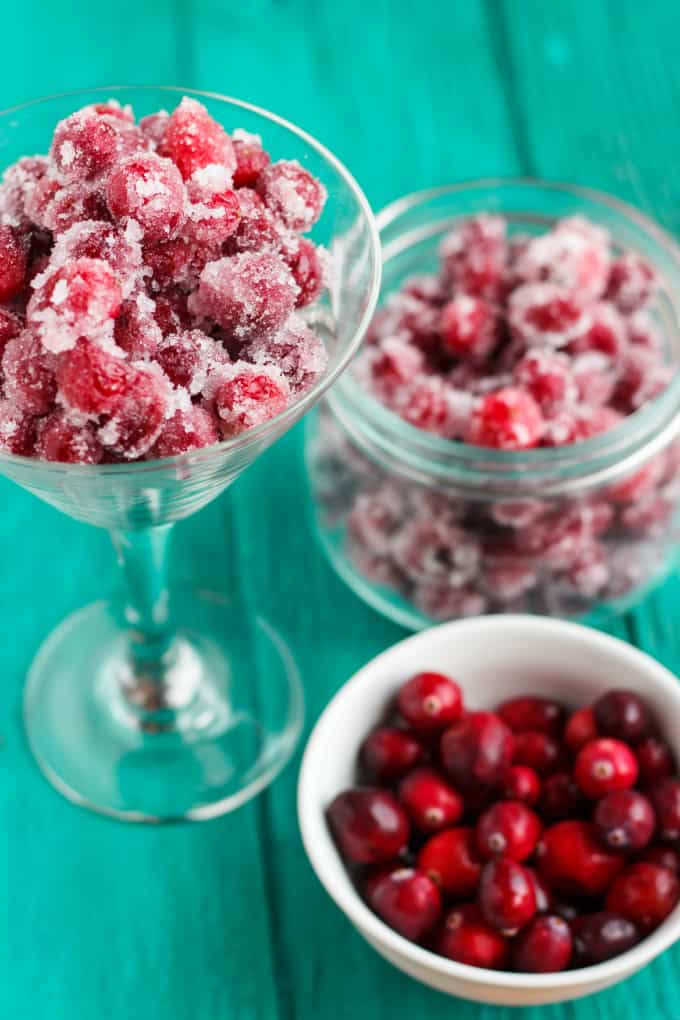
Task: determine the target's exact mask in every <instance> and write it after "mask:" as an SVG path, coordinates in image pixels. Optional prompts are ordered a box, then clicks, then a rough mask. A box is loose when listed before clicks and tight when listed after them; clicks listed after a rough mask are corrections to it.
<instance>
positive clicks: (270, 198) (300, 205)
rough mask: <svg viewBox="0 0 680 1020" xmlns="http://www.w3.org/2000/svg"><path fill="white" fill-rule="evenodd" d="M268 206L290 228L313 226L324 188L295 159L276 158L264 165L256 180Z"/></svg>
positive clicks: (319, 213) (302, 229)
mask: <svg viewBox="0 0 680 1020" xmlns="http://www.w3.org/2000/svg"><path fill="white" fill-rule="evenodd" d="M257 188H258V192H259V194H260V195H261V196H262V198H263V199H264V201H265V204H266V205H267V206H268V208H269V209H271V211H272V212H273V213H274V215H275V216H277V217H278V218H279V219H280V220H282V221H283V223H285V225H286V226H287V227H288V228H289V229H290V230H301V231H306V230H309V229H310V228H311V227H313V226H314V224H315V223H316V221H317V220H318V218H319V216H320V215H321V210H322V209H323V206H324V203H325V201H326V189H325V188H324V186H323V185H322V184H321V182H320V181H318V180H317V179H316V178H315V177H312V175H311V174H310V173H309V171H307V170H305V169H304V167H302V166H300V164H299V163H298V162H297V161H296V160H285V159H282V160H279V161H278V162H277V163H270V164H269V165H268V166H267V167H265V168H264V170H263V171H262V173H261V174H260V176H259V178H258V181H257Z"/></svg>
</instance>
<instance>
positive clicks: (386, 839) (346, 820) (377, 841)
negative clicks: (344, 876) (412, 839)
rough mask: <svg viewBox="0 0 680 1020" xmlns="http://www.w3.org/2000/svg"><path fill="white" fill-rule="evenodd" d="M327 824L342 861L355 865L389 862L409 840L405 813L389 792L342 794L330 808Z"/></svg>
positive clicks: (346, 792)
mask: <svg viewBox="0 0 680 1020" xmlns="http://www.w3.org/2000/svg"><path fill="white" fill-rule="evenodd" d="M328 821H329V823H330V826H331V829H332V831H333V835H334V836H335V839H336V841H337V843H338V846H339V848H340V852H341V853H342V855H343V857H346V858H347V859H348V860H350V861H353V862H354V863H355V864H378V863H380V862H381V861H389V860H391V859H392V858H393V857H396V856H397V854H398V853H399V852H400V851H401V850H402V849H403V847H404V846H406V842H407V840H408V835H409V822H408V817H407V815H406V812H405V811H404V809H403V807H402V806H401V804H400V803H399V801H398V800H397V799H396V797H394V796H393V795H392V794H391V793H388V792H387V790H380V789H377V788H372V787H367V788H365V789H356V790H346V791H345V792H344V793H339V794H338V796H337V797H336V798H335V799H334V800H333V802H332V803H331V805H330V806H329V808H328Z"/></svg>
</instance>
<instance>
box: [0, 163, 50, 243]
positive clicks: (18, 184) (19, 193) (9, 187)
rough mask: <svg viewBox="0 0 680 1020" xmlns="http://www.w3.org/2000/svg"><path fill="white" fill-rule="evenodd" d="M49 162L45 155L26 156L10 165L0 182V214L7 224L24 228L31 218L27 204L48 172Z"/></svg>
mask: <svg viewBox="0 0 680 1020" xmlns="http://www.w3.org/2000/svg"><path fill="white" fill-rule="evenodd" d="M47 166H48V162H47V159H46V158H45V157H44V156H24V157H23V158H22V159H20V160H18V161H17V162H16V163H12V164H11V166H8V167H7V169H6V170H5V172H4V173H3V175H2V183H0V215H2V221H3V223H6V224H13V225H15V226H19V227H21V228H22V229H23V228H24V227H25V226H28V225H29V224H28V222H27V221H28V220H30V219H31V217H30V215H29V213H28V209H27V204H28V202H29V199H30V198H31V196H32V195H33V193H34V192H35V189H36V187H37V185H38V183H39V181H40V180H41V179H42V178H43V177H44V176H45V173H46V172H47Z"/></svg>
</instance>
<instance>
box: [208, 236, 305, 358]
mask: <svg viewBox="0 0 680 1020" xmlns="http://www.w3.org/2000/svg"><path fill="white" fill-rule="evenodd" d="M297 294H298V288H297V284H296V283H295V280H294V279H293V276H292V274H291V272H290V270H289V269H288V267H287V266H286V264H285V263H284V262H283V261H282V260H281V259H280V258H279V257H278V256H277V255H274V254H270V253H266V252H253V253H249V252H247V253H245V254H243V255H236V256H234V257H233V258H224V259H218V260H217V261H216V262H209V263H208V264H207V265H206V267H205V269H204V270H203V272H202V273H201V278H200V283H199V286H198V290H196V291H194V293H193V294H192V295H191V297H190V299H189V309H190V311H191V312H192V313H193V314H194V315H198V316H207V317H209V318H212V319H214V320H215V322H217V323H218V324H219V325H220V326H222V327H223V328H224V329H225V330H227V331H228V332H229V333H230V334H232V335H233V336H234V337H235V338H236V339H238V340H248V339H254V338H255V337H256V336H262V335H273V334H274V333H276V332H278V330H279V329H281V327H282V326H283V325H284V323H285V322H286V320H287V319H288V317H289V316H290V314H291V312H292V311H293V309H294V307H295V301H296V298H297Z"/></svg>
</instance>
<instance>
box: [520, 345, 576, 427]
mask: <svg viewBox="0 0 680 1020" xmlns="http://www.w3.org/2000/svg"><path fill="white" fill-rule="evenodd" d="M513 378H514V382H515V384H516V385H517V386H518V387H520V388H522V389H525V390H526V391H527V393H529V394H530V396H532V397H533V399H534V400H535V401H536V403H537V404H538V405H539V407H540V408H541V409H542V410H543V411H544V412H546V413H552V412H554V411H556V410H558V409H559V408H562V407H564V406H566V405H568V404H572V403H573V402H574V401H575V400H576V397H577V390H576V385H575V382H574V379H573V375H572V371H571V363H570V360H569V358H568V357H567V356H566V355H565V354H561V353H560V352H559V351H551V350H547V349H544V348H537V349H536V350H530V351H528V352H527V353H526V354H525V355H524V357H523V358H521V359H520V360H519V361H518V362H517V364H516V365H515V368H514V372H513Z"/></svg>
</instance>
